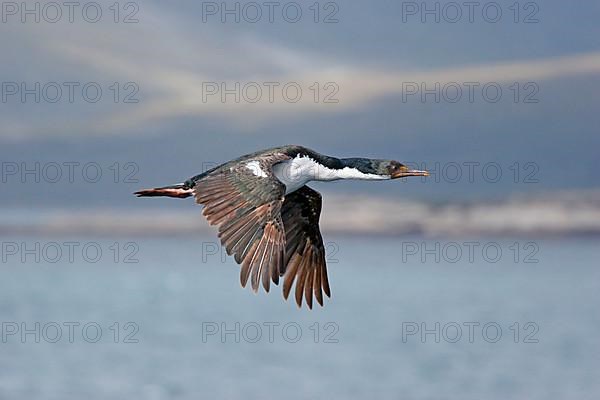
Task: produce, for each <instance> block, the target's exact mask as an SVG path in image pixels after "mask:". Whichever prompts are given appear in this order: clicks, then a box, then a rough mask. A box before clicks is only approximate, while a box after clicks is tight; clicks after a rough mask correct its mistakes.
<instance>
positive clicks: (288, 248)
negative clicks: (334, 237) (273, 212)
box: [281, 186, 331, 309]
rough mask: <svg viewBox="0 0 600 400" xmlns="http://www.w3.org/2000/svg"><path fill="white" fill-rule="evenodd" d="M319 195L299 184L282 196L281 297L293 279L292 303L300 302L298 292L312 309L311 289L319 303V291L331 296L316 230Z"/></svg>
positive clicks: (320, 241)
mask: <svg viewBox="0 0 600 400" xmlns="http://www.w3.org/2000/svg"><path fill="white" fill-rule="evenodd" d="M320 215H321V194H320V193H319V192H317V191H316V190H313V189H311V188H309V187H308V186H303V187H301V188H300V189H298V190H296V191H295V192H293V193H290V194H288V195H287V196H286V197H285V201H284V202H283V206H282V208H281V217H282V219H283V226H284V228H285V238H286V245H285V254H286V256H285V258H286V259H285V265H286V270H285V277H284V283H283V296H284V297H285V298H286V299H287V298H288V295H289V294H290V290H291V288H292V285H293V283H294V280H296V303H297V304H298V306H301V305H302V295H303V294H304V297H305V299H306V304H307V305H308V308H311V309H312V298H313V292H314V295H315V297H316V299H317V302H319V304H320V305H323V291H324V292H325V294H326V295H327V296H328V297H331V291H330V289H329V281H328V279H327V265H326V263H325V248H324V246H323V238H322V237H321V232H320V231H319V216H320Z"/></svg>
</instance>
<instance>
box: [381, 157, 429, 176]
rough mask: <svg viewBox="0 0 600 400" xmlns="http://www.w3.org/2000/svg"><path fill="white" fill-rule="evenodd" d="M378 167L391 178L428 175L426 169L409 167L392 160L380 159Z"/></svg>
mask: <svg viewBox="0 0 600 400" xmlns="http://www.w3.org/2000/svg"><path fill="white" fill-rule="evenodd" d="M379 169H380V171H382V172H383V173H385V174H387V175H389V176H390V177H391V178H392V179H398V178H405V177H407V176H429V172H427V171H421V170H418V169H410V168H408V167H407V166H406V165H404V164H402V163H400V162H398V161H394V160H382V161H380V164H379Z"/></svg>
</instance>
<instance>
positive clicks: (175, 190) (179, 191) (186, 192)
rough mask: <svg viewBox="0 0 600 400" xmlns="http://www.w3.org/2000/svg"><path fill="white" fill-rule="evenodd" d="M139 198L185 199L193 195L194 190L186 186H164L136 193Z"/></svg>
mask: <svg viewBox="0 0 600 400" xmlns="http://www.w3.org/2000/svg"><path fill="white" fill-rule="evenodd" d="M134 194H135V195H136V196H137V197H175V198H178V199H185V198H186V197H190V196H191V195H192V194H193V191H192V189H190V188H188V187H186V186H185V185H184V184H178V185H171V186H164V187H159V188H154V189H144V190H140V191H138V192H135V193H134Z"/></svg>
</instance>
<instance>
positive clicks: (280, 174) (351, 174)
mask: <svg viewBox="0 0 600 400" xmlns="http://www.w3.org/2000/svg"><path fill="white" fill-rule="evenodd" d="M273 173H274V174H275V177H276V178H277V179H279V181H280V182H281V183H283V184H284V185H285V186H286V191H285V193H286V194H288V193H292V192H294V191H296V190H298V189H300V188H301V187H302V186H304V185H305V184H306V183H308V182H310V181H335V180H338V179H363V180H385V179H390V176H388V175H386V176H381V175H377V174H365V173H364V172H361V171H359V170H358V169H356V168H350V167H344V168H342V169H331V168H327V167H326V166H324V165H322V164H319V163H318V162H316V161H315V160H313V159H312V158H310V157H308V156H301V155H297V156H296V158H293V159H291V160H287V161H283V162H280V163H278V164H275V165H274V166H273Z"/></svg>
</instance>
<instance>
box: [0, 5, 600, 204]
mask: <svg viewBox="0 0 600 400" xmlns="http://www.w3.org/2000/svg"><path fill="white" fill-rule="evenodd" d="M113 3H114V2H113V1H112V0H111V1H107V2H99V3H98V4H100V7H99V8H98V7H95V6H94V7H92V6H90V5H89V4H88V3H86V2H82V3H78V4H77V6H74V7H73V8H72V9H69V8H68V7H66V6H64V5H63V6H61V7H60V9H57V8H56V7H55V6H54V5H48V2H41V3H37V4H39V5H37V10H36V3H34V2H31V3H28V5H27V6H26V7H28V8H27V9H23V6H22V3H10V4H8V3H3V9H2V22H1V23H0V46H1V48H2V53H3V57H2V58H3V60H4V62H3V63H0V73H1V76H2V102H1V103H0V118H1V119H2V121H3V122H2V124H1V126H0V158H1V159H2V161H3V162H9V163H15V162H16V163H23V162H25V163H26V165H30V164H31V163H35V162H41V163H42V165H44V164H43V163H46V164H47V163H51V162H58V163H64V162H70V161H76V162H80V163H86V162H92V161H93V162H98V163H99V164H100V165H101V166H102V168H103V169H104V172H105V174H106V173H110V171H111V170H110V169H109V166H111V165H113V163H114V162H119V163H120V164H125V163H128V162H130V163H134V164H135V168H136V169H137V172H136V173H135V176H136V178H137V180H138V181H139V183H132V184H131V185H129V184H127V185H120V186H115V185H112V184H103V183H102V182H100V183H99V184H98V185H95V186H90V185H83V184H82V185H80V186H76V187H77V188H78V191H79V192H80V193H79V194H72V193H71V194H69V195H68V196H67V195H65V192H64V187H65V185H63V183H65V182H59V183H58V184H52V185H48V182H44V179H43V178H42V179H41V181H42V182H40V183H39V184H38V182H32V181H31V179H17V180H14V176H12V175H10V176H5V178H6V179H4V180H3V182H2V183H0V185H2V187H3V188H10V189H12V188H15V189H16V190H8V191H7V192H10V193H9V194H7V195H5V196H3V198H2V200H1V201H2V202H3V203H5V204H19V202H21V201H22V197H23V193H28V194H30V196H26V197H28V199H27V202H33V203H36V204H37V203H39V204H40V205H41V204H44V203H53V202H56V203H60V202H64V201H77V202H82V203H83V202H88V203H89V204H94V201H97V200H94V198H95V199H98V198H105V197H106V198H109V199H110V202H111V203H115V204H116V203H120V200H119V199H120V198H121V194H122V193H121V192H122V191H123V192H124V191H126V190H129V189H131V188H134V186H138V185H141V186H154V185H160V184H169V183H172V182H173V181H180V180H182V179H185V178H187V177H189V176H191V175H194V174H196V173H197V172H199V171H200V170H202V169H203V165H206V164H211V163H216V162H222V161H226V160H227V159H229V158H233V157H235V156H237V155H240V154H243V153H247V152H250V151H254V150H256V149H260V148H265V147H273V146H277V145H281V144H286V143H298V144H304V145H306V146H309V147H312V148H314V149H315V150H317V151H320V152H323V153H327V154H330V155H335V156H365V157H377V158H394V159H398V160H400V161H405V162H414V163H420V162H422V163H425V165H426V166H427V167H428V168H432V167H433V168H436V165H437V164H436V163H440V164H439V168H440V174H441V173H442V172H441V169H442V168H444V167H448V168H451V167H452V165H450V166H448V165H449V163H458V164H459V165H461V166H462V173H463V174H464V173H467V172H468V168H469V167H468V165H472V164H473V163H475V164H477V163H479V164H480V165H485V164H486V163H489V162H495V163H497V164H498V165H499V166H500V168H501V170H502V172H503V178H502V179H500V180H499V182H497V183H496V184H492V183H493V182H492V183H490V182H488V181H487V180H484V179H480V182H479V184H477V182H476V181H475V182H466V181H464V179H462V180H459V182H457V183H455V182H450V180H451V177H448V176H446V177H444V179H441V180H439V181H438V182H435V181H433V182H429V183H422V182H418V183H415V184H412V185H411V184H402V185H401V186H400V187H401V189H398V186H396V187H395V188H392V187H390V186H389V185H386V186H387V187H384V186H381V185H377V188H376V189H374V190H375V191H382V192H385V193H387V194H396V193H401V192H402V193H403V192H410V193H411V194H412V195H414V196H424V197H430V198H439V197H442V198H443V197H444V196H448V197H452V196H457V197H461V196H462V197H467V198H468V197H470V196H482V195H491V196H501V195H504V194H506V193H512V192H521V191H540V190H551V189H557V188H558V189H565V188H589V187H597V186H598V179H597V176H596V172H595V171H596V170H597V169H598V166H599V165H600V162H599V161H600V160H599V158H600V157H599V156H598V151H597V149H598V145H599V144H600V135H598V126H600V117H599V115H598V110H599V109H600V95H598V93H600V91H599V89H600V26H599V25H598V23H597V21H598V17H599V16H600V5H599V4H597V3H592V2H587V3H588V4H577V5H575V4H569V3H565V2H561V1H544V2H521V3H515V2H514V1H507V2H496V3H490V2H480V3H476V4H475V5H474V6H473V8H469V7H467V6H465V5H464V4H463V3H461V2H458V3H450V5H449V4H448V3H446V2H444V3H438V4H437V5H436V2H427V3H426V5H425V7H423V4H422V2H398V1H375V2H370V3H366V2H360V1H338V2H320V3H316V5H317V6H316V7H315V5H314V4H313V3H311V2H298V3H293V2H292V3H290V2H281V3H277V2H276V4H275V5H273V6H272V8H269V6H267V5H265V4H264V3H263V2H258V3H251V2H241V3H238V5H237V8H236V4H235V3H234V2H229V3H227V5H226V6H224V5H223V3H222V2H196V1H178V2H174V3H172V2H169V3H165V2H154V1H141V2H132V3H127V2H121V3H117V5H118V7H117V8H115V7H114V5H113ZM53 4H56V3H53ZM86 4H87V5H86ZM457 4H458V7H457V6H456V5H457ZM515 4H516V7H515ZM31 10H33V11H31ZM99 10H100V11H101V16H100V15H99V14H98V13H97V12H98V11H99ZM117 10H118V12H117ZM228 10H229V11H228ZM232 10H233V11H232ZM432 10H433V11H432ZM57 11H58V13H57ZM299 12H300V13H299ZM36 14H37V15H36ZM36 18H39V22H36V21H35V19H36ZM71 19H72V21H73V22H71V21H70V20H71ZM236 19H237V20H239V22H236ZM23 20H24V22H23ZM95 20H98V22H92V21H95ZM223 20H224V22H223ZM52 21H55V22H52ZM294 21H297V22H294ZM38 83H39V86H38ZM100 93H101V95H100ZM38 100H39V102H38ZM465 163H466V164H465ZM3 165H4V167H3V168H4V171H3V172H4V173H6V164H3ZM11 165H12V164H11ZM19 168H21V166H20V167H19ZM119 168H121V169H122V165H121V166H119ZM473 168H479V166H476V167H473ZM515 170H517V171H518V172H519V173H517V172H515ZM488 172H489V171H488ZM445 173H448V174H450V172H449V171H445ZM475 173H479V171H475ZM511 174H512V175H511ZM515 174H517V175H518V176H517V175H515ZM527 174H532V175H531V176H533V177H534V178H538V179H537V182H534V183H533V184H530V183H529V182H522V181H523V180H524V179H525V178H524V177H523V176H527ZM17 175H18V174H17ZM509 177H510V178H509ZM487 178H489V176H487ZM475 180H476V179H475ZM23 181H25V183H22V182H23ZM83 183H87V182H83ZM40 184H41V185H42V186H40ZM130 186H131V187H130ZM66 187H69V185H68V184H67V185H66ZM70 187H73V186H72V185H71V186H70ZM339 187H340V186H339V185H336V187H335V189H334V190H337V189H338V188H339ZM40 188H43V189H44V190H46V191H47V193H48V195H47V196H48V198H46V199H44V201H42V200H31V198H33V197H34V196H33V194H34V193H36V191H38V190H39V189H40ZM368 188H369V189H368ZM370 188H371V186H366V184H364V183H357V184H355V185H348V186H344V189H342V190H346V189H347V190H358V191H366V190H370ZM125 189H126V190H125ZM99 191H100V193H99ZM86 197H87V198H90V199H89V200H86ZM73 199H75V200H73ZM129 201H130V200H127V202H129Z"/></svg>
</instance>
